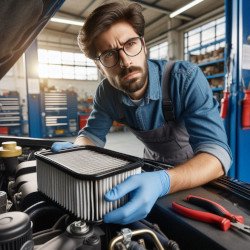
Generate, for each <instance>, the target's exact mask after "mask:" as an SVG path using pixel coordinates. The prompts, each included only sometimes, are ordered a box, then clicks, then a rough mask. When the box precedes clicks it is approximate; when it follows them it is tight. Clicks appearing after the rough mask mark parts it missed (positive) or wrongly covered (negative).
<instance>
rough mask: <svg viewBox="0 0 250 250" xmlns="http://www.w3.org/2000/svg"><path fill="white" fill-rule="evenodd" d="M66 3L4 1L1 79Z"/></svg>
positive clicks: (0, 19)
mask: <svg viewBox="0 0 250 250" xmlns="http://www.w3.org/2000/svg"><path fill="white" fill-rule="evenodd" d="M63 2H64V0H1V1H0V79H2V77H3V76H4V75H5V74H6V73H7V72H8V71H9V69H10V68H11V67H12V66H13V65H14V64H15V62H16V61H17V60H18V59H19V58H20V56H21V55H22V54H23V53H24V52H25V50H26V49H27V48H28V47H29V45H30V44H31V43H32V41H34V39H35V38H36V37H37V35H38V34H39V33H40V31H41V30H42V29H43V28H44V26H45V25H46V23H47V22H48V21H49V19H50V18H51V16H53V15H54V14H55V13H56V11H57V10H58V9H59V8H60V6H61V5H62V4H63Z"/></svg>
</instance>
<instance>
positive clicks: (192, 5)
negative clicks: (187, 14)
mask: <svg viewBox="0 0 250 250" xmlns="http://www.w3.org/2000/svg"><path fill="white" fill-rule="evenodd" d="M202 1H204V0H194V1H192V2H191V3H188V4H187V5H184V6H183V7H181V8H180V9H178V10H176V11H174V12H172V13H171V14H170V15H169V17H170V18H173V17H175V16H177V15H179V14H181V13H182V12H184V11H186V10H188V9H190V8H192V7H194V6H195V5H197V4H198V3H200V2H202Z"/></svg>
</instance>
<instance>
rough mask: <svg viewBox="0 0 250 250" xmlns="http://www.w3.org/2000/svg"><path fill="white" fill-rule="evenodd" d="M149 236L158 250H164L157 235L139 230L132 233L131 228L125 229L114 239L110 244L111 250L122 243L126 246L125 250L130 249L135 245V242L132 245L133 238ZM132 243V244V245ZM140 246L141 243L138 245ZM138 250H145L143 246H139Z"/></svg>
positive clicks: (146, 230)
mask: <svg viewBox="0 0 250 250" xmlns="http://www.w3.org/2000/svg"><path fill="white" fill-rule="evenodd" d="M142 234H149V235H150V236H151V237H152V239H153V241H154V243H155V246H156V248H157V249H158V250H164V247H163V246H162V244H161V242H160V241H159V239H158V238H157V236H156V234H155V233H154V232H153V231H152V230H149V229H139V230H134V231H131V230H130V229H129V228H123V229H122V230H121V232H120V233H119V235H118V236H117V237H115V238H113V239H112V241H111V242H110V244H109V250H115V249H116V248H115V247H116V246H117V244H118V243H122V244H123V245H124V246H125V249H130V247H131V246H132V245H133V246H134V245H135V242H133V243H132V240H131V239H132V237H133V236H136V235H142ZM131 243H132V244H131ZM138 244H139V243H138ZM137 249H145V248H144V246H143V245H141V246H138V247H137Z"/></svg>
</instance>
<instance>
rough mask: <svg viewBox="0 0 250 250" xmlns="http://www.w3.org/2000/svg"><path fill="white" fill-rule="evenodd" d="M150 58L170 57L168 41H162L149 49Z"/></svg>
mask: <svg viewBox="0 0 250 250" xmlns="http://www.w3.org/2000/svg"><path fill="white" fill-rule="evenodd" d="M149 58H150V59H167V58H168V43H167V42H164V43H160V44H158V45H156V46H154V47H151V48H150V49H149Z"/></svg>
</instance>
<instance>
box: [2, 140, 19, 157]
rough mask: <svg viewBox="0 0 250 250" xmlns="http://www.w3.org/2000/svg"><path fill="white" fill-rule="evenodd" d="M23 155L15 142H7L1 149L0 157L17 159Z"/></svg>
mask: <svg viewBox="0 0 250 250" xmlns="http://www.w3.org/2000/svg"><path fill="white" fill-rule="evenodd" d="M21 154H22V148H21V147H19V146H17V145H16V142H15V141H6V142H3V143H2V147H0V157H2V158H8V157H16V156H19V155H21Z"/></svg>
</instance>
